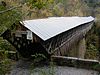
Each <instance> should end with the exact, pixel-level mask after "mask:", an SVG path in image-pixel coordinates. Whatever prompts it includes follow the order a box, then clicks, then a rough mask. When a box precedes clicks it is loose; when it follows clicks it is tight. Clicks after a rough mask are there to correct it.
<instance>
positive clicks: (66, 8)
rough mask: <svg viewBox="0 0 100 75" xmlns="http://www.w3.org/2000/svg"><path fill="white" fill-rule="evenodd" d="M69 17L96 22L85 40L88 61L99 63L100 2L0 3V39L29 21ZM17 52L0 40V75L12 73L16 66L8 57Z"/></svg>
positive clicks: (43, 0) (14, 0)
mask: <svg viewBox="0 0 100 75" xmlns="http://www.w3.org/2000/svg"><path fill="white" fill-rule="evenodd" d="M67 16H93V17H94V18H95V23H94V26H93V28H92V29H91V30H90V31H89V32H88V33H87V35H86V37H85V39H86V48H87V49H86V54H85V58H86V59H94V60H100V25H99V23H100V0H0V35H2V34H3V33H4V32H5V30H7V29H10V27H11V25H12V24H14V23H18V22H19V21H23V20H26V19H27V20H31V19H38V18H47V17H67ZM15 52H16V50H15V48H14V47H13V46H12V45H11V44H10V43H9V42H8V41H7V40H4V39H3V37H0V74H1V75H5V74H6V73H8V72H9V70H10V69H9V68H10V66H11V65H12V62H15V61H13V60H11V59H9V54H10V53H12V54H13V53H15ZM19 56H20V55H19ZM12 59H15V58H12ZM98 66H100V65H98Z"/></svg>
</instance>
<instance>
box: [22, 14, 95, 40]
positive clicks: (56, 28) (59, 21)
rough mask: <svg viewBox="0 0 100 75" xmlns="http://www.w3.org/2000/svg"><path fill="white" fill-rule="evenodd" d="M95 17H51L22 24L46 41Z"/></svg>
mask: <svg viewBox="0 0 100 75" xmlns="http://www.w3.org/2000/svg"><path fill="white" fill-rule="evenodd" d="M93 20H94V18H93V17H91V16H90V17H76V16H74V17H49V18H45V19H36V20H26V21H23V22H22V23H23V24H24V26H25V27H27V28H28V29H29V30H31V31H32V32H34V33H35V34H36V35H38V36H39V37H40V38H41V39H43V40H44V41H45V40H47V39H50V38H52V37H54V36H56V35H58V34H60V33H62V32H65V31H67V30H70V29H72V28H74V27H76V26H79V25H81V24H84V23H88V22H91V21H93Z"/></svg>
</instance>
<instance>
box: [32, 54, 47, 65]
mask: <svg viewBox="0 0 100 75" xmlns="http://www.w3.org/2000/svg"><path fill="white" fill-rule="evenodd" d="M32 57H33V58H34V63H38V62H40V61H41V60H43V59H46V56H45V55H43V54H37V53H36V54H35V55H32Z"/></svg>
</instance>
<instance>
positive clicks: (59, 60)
mask: <svg viewBox="0 0 100 75" xmlns="http://www.w3.org/2000/svg"><path fill="white" fill-rule="evenodd" d="M51 60H52V61H53V62H55V63H56V64H57V65H60V66H70V67H77V68H85V69H93V70H97V71H100V68H96V67H95V66H97V65H100V62H99V61H98V60H90V59H82V58H76V57H66V56H52V57H51Z"/></svg>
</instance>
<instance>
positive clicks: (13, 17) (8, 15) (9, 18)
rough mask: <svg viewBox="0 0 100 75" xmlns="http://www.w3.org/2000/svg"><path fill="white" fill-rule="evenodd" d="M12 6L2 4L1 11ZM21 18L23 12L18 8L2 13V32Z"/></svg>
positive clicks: (0, 25)
mask: <svg viewBox="0 0 100 75" xmlns="http://www.w3.org/2000/svg"><path fill="white" fill-rule="evenodd" d="M12 7H13V6H3V5H0V12H2V11H5V10H8V9H11V8H12ZM19 20H21V12H20V10H19V9H18V8H14V9H12V10H9V11H5V12H3V13H0V34H1V33H3V32H4V31H5V30H6V29H7V28H9V27H10V26H11V25H12V24H14V23H15V22H16V21H19Z"/></svg>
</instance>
